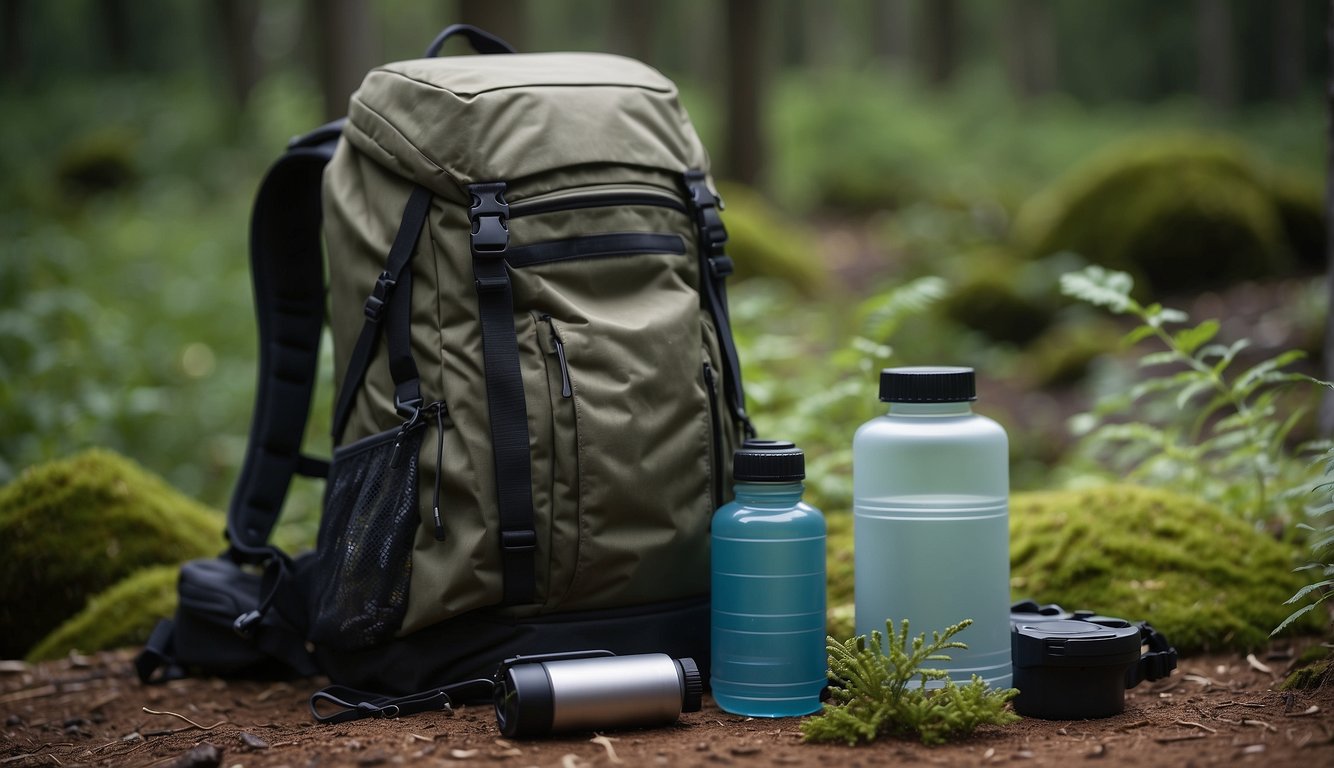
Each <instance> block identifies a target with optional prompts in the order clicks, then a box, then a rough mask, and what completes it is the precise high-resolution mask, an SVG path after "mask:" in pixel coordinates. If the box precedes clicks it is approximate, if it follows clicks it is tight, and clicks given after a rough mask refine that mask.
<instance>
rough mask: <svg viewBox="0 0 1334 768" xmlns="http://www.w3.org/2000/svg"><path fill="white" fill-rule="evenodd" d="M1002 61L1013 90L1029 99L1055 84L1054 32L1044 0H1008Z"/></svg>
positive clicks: (1046, 90) (1048, 90) (1021, 96)
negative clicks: (1003, 59)
mask: <svg viewBox="0 0 1334 768" xmlns="http://www.w3.org/2000/svg"><path fill="white" fill-rule="evenodd" d="M1006 11H1007V12H1006V13H1005V19H1004V27H1005V34H1004V39H1005V64H1006V70H1007V71H1008V73H1009V76H1010V83H1011V85H1012V86H1013V88H1014V92H1015V93H1016V94H1018V95H1019V97H1020V98H1023V99H1031V98H1034V97H1036V96H1041V95H1042V94H1044V93H1048V92H1050V91H1051V90H1052V89H1054V88H1055V87H1056V36H1055V35H1054V34H1053V32H1052V22H1051V9H1050V6H1049V3H1048V2H1047V0H1010V2H1009V3H1008V4H1007V6H1006Z"/></svg>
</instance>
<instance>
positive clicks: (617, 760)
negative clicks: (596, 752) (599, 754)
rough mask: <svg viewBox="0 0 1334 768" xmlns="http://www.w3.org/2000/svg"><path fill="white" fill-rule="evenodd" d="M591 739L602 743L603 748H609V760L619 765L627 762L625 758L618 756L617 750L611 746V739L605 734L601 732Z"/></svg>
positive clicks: (596, 742) (595, 742)
mask: <svg viewBox="0 0 1334 768" xmlns="http://www.w3.org/2000/svg"><path fill="white" fill-rule="evenodd" d="M589 741H591V742H593V743H594V744H601V745H602V747H603V749H606V750H607V760H609V761H611V762H612V763H616V764H618V765H619V764H621V763H623V762H625V761H624V760H622V759H621V758H619V757H617V756H616V750H615V749H613V748H612V746H611V739H609V738H607V737H606V736H603V735H602V734H600V733H599V734H598V735H597V736H594V737H593V738H591V739H589Z"/></svg>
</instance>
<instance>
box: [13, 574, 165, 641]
mask: <svg viewBox="0 0 1334 768" xmlns="http://www.w3.org/2000/svg"><path fill="white" fill-rule="evenodd" d="M179 572H180V568H179V567H178V566H176V565H155V566H152V567H149V568H144V569H143V570H140V571H137V572H136V573H134V574H133V575H132V576H130V577H129V578H126V579H123V580H121V581H120V582H118V583H116V585H115V586H113V587H111V588H110V589H108V590H106V591H105V592H102V593H101V594H99V595H96V596H94V597H93V598H92V599H91V600H89V601H88V605H87V606H86V607H84V609H83V610H82V611H79V612H78V613H77V614H75V615H74V617H73V618H71V619H69V620H68V621H66V622H65V623H63V624H61V625H60V626H59V627H56V629H55V631H54V632H52V633H51V634H49V635H47V636H46V637H45V638H44V639H43V640H42V641H41V642H39V643H37V645H35V646H33V648H32V650H31V651H29V652H28V657H27V658H28V661H30V662H38V661H46V660H48V659H58V658H61V657H63V656H65V655H67V654H68V653H69V652H70V651H82V652H84V653H88V652H92V651H103V650H109V649H112V648H123V647H125V646H133V645H143V644H144V643H145V642H146V641H147V640H148V635H149V633H150V632H152V631H153V626H154V625H155V624H157V621H158V619H161V618H165V617H168V616H171V615H172V614H173V613H175V611H176V578H177V575H178V574H179Z"/></svg>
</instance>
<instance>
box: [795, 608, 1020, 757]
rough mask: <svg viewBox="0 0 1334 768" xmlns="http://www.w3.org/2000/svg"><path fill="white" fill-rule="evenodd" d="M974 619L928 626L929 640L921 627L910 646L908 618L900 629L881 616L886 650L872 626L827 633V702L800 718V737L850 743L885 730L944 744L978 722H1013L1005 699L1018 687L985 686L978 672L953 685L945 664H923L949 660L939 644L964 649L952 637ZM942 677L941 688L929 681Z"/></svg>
mask: <svg viewBox="0 0 1334 768" xmlns="http://www.w3.org/2000/svg"><path fill="white" fill-rule="evenodd" d="M972 623H973V622H972V621H971V620H964V621H961V622H959V623H958V624H955V625H953V626H951V627H949V628H947V629H946V630H945V631H944V632H932V633H931V642H930V643H928V642H927V641H926V635H925V634H921V635H918V636H916V637H915V638H913V639H912V645H911V649H910V648H909V643H908V621H907V620H906V619H905V620H904V621H903V623H902V624H901V628H900V629H899V630H898V631H895V629H894V622H893V621H886V622H885V630H886V631H887V632H888V633H889V653H888V655H886V654H885V652H884V650H883V648H884V645H883V643H882V641H883V638H882V636H881V634H880V633H879V632H872V633H871V639H870V641H869V642H868V641H867V639H866V636H865V635H859V636H857V637H854V638H852V639H851V640H845V641H842V642H839V641H837V640H835V639H834V638H832V637H831V638H829V645H828V650H829V677H830V680H831V681H832V682H833V684H832V685H831V686H830V698H831V699H832V701H831V702H828V703H826V704H825V706H824V711H823V712H821V713H820V714H819V715H817V716H815V717H813V718H811V719H810V720H807V721H806V722H804V723H802V725H801V733H802V736H803V737H804V738H805V740H806V741H843V742H846V743H848V744H849V745H852V744H857V743H858V742H861V741H867V742H869V741H874V740H875V739H876V738H877V737H879V736H883V735H888V736H908V737H917V738H920V739H921V740H922V742H923V743H925V744H943V743H944V742H946V741H948V740H949V739H951V738H953V737H956V736H965V735H967V734H969V733H972V732H973V730H974V729H976V728H977V726H979V725H985V724H992V725H1005V724H1007V723H1012V722H1015V721H1017V720H1018V719H1019V716H1018V715H1016V714H1014V713H1013V712H1011V711H1010V710H1009V709H1008V708H1007V707H1006V702H1008V701H1009V700H1010V699H1012V698H1014V697H1015V696H1016V695H1017V694H1018V693H1019V692H1018V691H1017V690H1015V689H1013V688H1008V689H1005V690H995V689H992V688H989V687H987V684H986V683H985V682H983V681H982V678H980V677H978V676H977V675H974V676H973V679H972V681H971V682H969V683H968V684H967V685H958V684H956V683H955V682H954V681H952V680H950V678H949V673H948V672H946V671H945V670H942V669H930V668H926V667H924V666H923V665H924V664H925V663H927V662H929V661H949V659H950V657H949V656H948V655H946V654H944V653H942V652H943V651H947V650H950V649H953V648H967V647H968V646H967V645H966V644H964V643H961V642H959V641H957V640H952V639H951V638H953V637H954V636H955V635H957V634H959V633H960V632H962V631H963V630H964V629H966V628H967V627H968V626H969V625H970V624H972ZM942 681H943V683H944V686H943V687H938V688H934V689H932V688H928V685H930V684H932V683H937V682H942Z"/></svg>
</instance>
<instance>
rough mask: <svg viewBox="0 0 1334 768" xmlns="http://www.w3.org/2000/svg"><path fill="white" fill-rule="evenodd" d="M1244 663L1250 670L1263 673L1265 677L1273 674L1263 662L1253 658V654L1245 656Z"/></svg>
mask: <svg viewBox="0 0 1334 768" xmlns="http://www.w3.org/2000/svg"><path fill="white" fill-rule="evenodd" d="M1246 663H1247V664H1249V665H1250V666H1251V669H1253V670H1255V671H1256V672H1263V673H1265V674H1266V675H1272V674H1274V670H1272V669H1270V668H1269V666H1268V665H1267V664H1265V663H1264V662H1263V661H1260V660H1259V659H1257V658H1255V654H1253V653H1248V654H1246Z"/></svg>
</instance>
